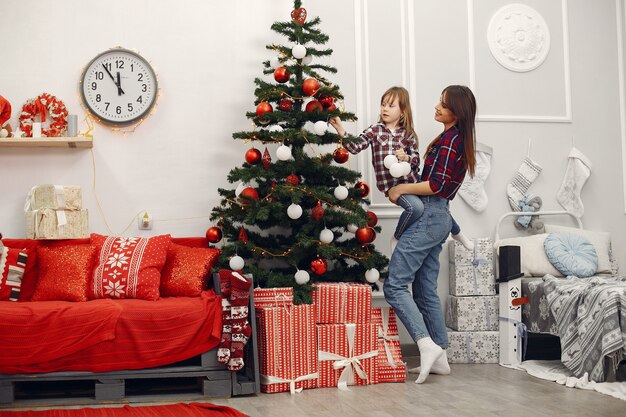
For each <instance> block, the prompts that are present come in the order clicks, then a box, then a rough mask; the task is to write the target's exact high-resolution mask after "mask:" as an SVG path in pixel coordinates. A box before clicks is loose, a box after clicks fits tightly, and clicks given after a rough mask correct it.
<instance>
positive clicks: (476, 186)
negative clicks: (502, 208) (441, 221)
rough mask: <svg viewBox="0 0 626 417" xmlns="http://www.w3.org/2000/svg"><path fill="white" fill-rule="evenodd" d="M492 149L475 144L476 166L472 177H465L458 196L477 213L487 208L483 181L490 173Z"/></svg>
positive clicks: (478, 143) (481, 144)
mask: <svg viewBox="0 0 626 417" xmlns="http://www.w3.org/2000/svg"><path fill="white" fill-rule="evenodd" d="M492 153H493V149H491V147H490V146H487V145H485V144H483V143H480V142H477V143H476V165H475V166H474V176H473V177H470V176H469V175H467V176H466V177H465V180H463V184H461V188H460V189H459V195H460V196H461V198H462V199H463V200H465V202H466V203H467V204H469V205H470V207H471V208H473V209H474V210H476V211H477V212H479V213H480V212H482V211H483V210H485V209H486V208H487V202H488V201H489V200H488V198H487V193H486V192H485V180H486V179H487V176H489V171H491V154H492Z"/></svg>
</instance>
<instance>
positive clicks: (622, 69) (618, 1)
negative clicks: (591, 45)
mask: <svg viewBox="0 0 626 417" xmlns="http://www.w3.org/2000/svg"><path fill="white" fill-rule="evenodd" d="M615 11H616V13H615V18H616V24H617V68H618V76H619V107H620V112H619V115H620V136H621V142H622V183H623V187H624V189H623V198H624V213H626V61H625V57H626V50H625V49H624V48H626V28H625V25H626V0H615Z"/></svg>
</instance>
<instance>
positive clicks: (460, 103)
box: [428, 85, 476, 177]
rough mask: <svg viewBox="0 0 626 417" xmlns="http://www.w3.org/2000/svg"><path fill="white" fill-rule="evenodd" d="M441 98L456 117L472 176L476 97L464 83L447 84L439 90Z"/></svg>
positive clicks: (466, 165) (474, 157)
mask: <svg viewBox="0 0 626 417" xmlns="http://www.w3.org/2000/svg"><path fill="white" fill-rule="evenodd" d="M441 97H442V100H445V104H446V106H447V107H448V109H450V111H451V112H452V113H454V115H455V116H456V118H457V122H456V125H457V126H458V128H459V131H460V132H461V137H462V138H463V154H464V156H465V158H464V159H465V168H466V169H467V170H468V171H469V173H470V175H471V176H472V177H473V176H474V166H475V164H476V156H475V154H474V152H475V151H474V149H475V139H476V135H475V130H474V120H475V119H476V98H475V97H474V93H472V90H470V89H469V87H466V86H464V85H449V86H448V87H446V88H444V89H443V91H442V92H441ZM440 136H441V135H439V136H437V137H436V138H435V140H433V141H432V142H431V143H430V144H429V145H428V149H430V147H431V146H432V145H433V144H434V143H435V142H436V141H437V140H438V139H439V137H440Z"/></svg>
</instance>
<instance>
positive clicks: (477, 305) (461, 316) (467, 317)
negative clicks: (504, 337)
mask: <svg viewBox="0 0 626 417" xmlns="http://www.w3.org/2000/svg"><path fill="white" fill-rule="evenodd" d="M446 326H448V327H449V328H451V329H452V330H457V331H478V330H484V331H497V330H498V296H497V295H483V296H475V297H456V296H454V295H450V296H448V302H447V308H446Z"/></svg>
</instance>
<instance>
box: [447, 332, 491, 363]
mask: <svg viewBox="0 0 626 417" xmlns="http://www.w3.org/2000/svg"><path fill="white" fill-rule="evenodd" d="M448 342H449V345H448V349H447V354H448V362H450V363H498V360H499V357H500V333H499V332H497V331H495V332H456V331H451V330H449V331H448Z"/></svg>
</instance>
